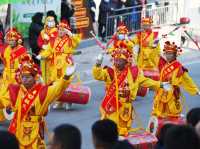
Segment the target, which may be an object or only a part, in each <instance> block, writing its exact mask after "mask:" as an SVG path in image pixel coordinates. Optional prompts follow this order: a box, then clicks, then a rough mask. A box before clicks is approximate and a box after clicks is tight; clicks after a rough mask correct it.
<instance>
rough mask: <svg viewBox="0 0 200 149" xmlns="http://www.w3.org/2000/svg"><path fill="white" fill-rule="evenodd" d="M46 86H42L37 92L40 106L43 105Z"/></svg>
mask: <svg viewBox="0 0 200 149" xmlns="http://www.w3.org/2000/svg"><path fill="white" fill-rule="evenodd" d="M47 91H48V86H47V85H44V86H43V87H42V88H41V90H40V92H39V99H40V104H43V103H44V101H45V98H46V96H47Z"/></svg>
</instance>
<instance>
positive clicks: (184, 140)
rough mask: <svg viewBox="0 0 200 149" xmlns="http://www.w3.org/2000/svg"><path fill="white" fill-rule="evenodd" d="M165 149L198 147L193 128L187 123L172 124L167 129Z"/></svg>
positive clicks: (196, 148) (193, 148)
mask: <svg viewBox="0 0 200 149" xmlns="http://www.w3.org/2000/svg"><path fill="white" fill-rule="evenodd" d="M164 148H165V149H198V148H200V144H199V138H198V135H197V134H196V132H195V129H194V128H193V127H191V126H188V125H182V126H180V125H179V126H178V125H177V126H173V127H172V128H169V130H167V133H166V136H165V140H164Z"/></svg>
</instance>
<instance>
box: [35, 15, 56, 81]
mask: <svg viewBox="0 0 200 149" xmlns="http://www.w3.org/2000/svg"><path fill="white" fill-rule="evenodd" d="M52 21H55V20H54V17H52V16H48V17H47V18H46V19H45V25H44V29H43V30H42V31H41V33H40V35H39V37H38V41H37V42H38V46H39V47H40V48H41V52H43V51H45V50H46V49H47V47H48V44H49V41H50V40H53V39H55V38H56V37H57V35H58V29H57V27H56V26H53V27H49V26H48V22H52ZM40 66H41V71H42V78H43V79H45V78H46V77H50V75H51V71H46V70H47V69H48V68H50V67H51V66H52V59H51V58H49V59H48V60H41V63H40ZM45 83H48V82H47V81H45Z"/></svg>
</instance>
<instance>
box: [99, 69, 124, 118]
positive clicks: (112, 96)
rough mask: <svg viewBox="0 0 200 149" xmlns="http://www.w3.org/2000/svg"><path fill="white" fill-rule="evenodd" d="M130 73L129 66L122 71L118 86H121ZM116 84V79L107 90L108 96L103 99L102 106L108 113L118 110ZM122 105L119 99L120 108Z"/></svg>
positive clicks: (118, 77)
mask: <svg viewBox="0 0 200 149" xmlns="http://www.w3.org/2000/svg"><path fill="white" fill-rule="evenodd" d="M127 73H128V68H126V69H125V70H124V71H123V72H122V73H120V74H119V75H118V76H117V79H118V80H117V82H118V86H119V87H120V86H121V84H122V83H123V82H124V80H125V79H126V76H127ZM115 92H116V85H115V79H114V80H113V81H112V83H111V84H110V87H109V88H108V90H107V93H106V96H105V97H104V99H103V102H102V104H101V105H102V107H103V109H104V110H105V111H106V113H108V114H111V113H113V112H115V111H116V110H117V103H116V93H115ZM120 107H121V104H120V102H119V101H118V108H120Z"/></svg>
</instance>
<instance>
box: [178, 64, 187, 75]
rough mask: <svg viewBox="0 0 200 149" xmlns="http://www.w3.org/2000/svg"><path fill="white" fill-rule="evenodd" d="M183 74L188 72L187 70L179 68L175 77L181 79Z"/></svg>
mask: <svg viewBox="0 0 200 149" xmlns="http://www.w3.org/2000/svg"><path fill="white" fill-rule="evenodd" d="M184 72H188V70H187V69H186V68H184V67H183V66H182V67H181V68H179V71H178V73H177V77H178V78H179V77H181V76H182V75H183V74H184Z"/></svg>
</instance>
